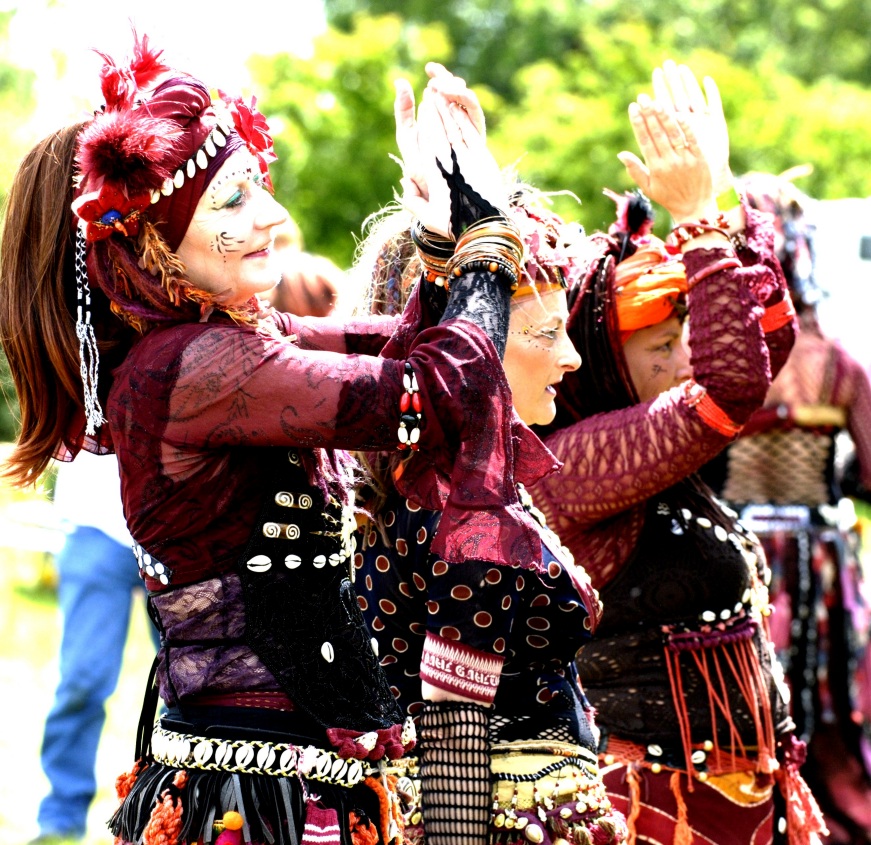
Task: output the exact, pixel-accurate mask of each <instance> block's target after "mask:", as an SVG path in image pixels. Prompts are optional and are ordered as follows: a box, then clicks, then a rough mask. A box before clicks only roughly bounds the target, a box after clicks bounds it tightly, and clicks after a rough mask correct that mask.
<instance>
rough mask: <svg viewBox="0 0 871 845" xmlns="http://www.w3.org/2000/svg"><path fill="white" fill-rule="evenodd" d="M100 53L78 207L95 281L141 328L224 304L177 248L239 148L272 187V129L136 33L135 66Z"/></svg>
mask: <svg viewBox="0 0 871 845" xmlns="http://www.w3.org/2000/svg"><path fill="white" fill-rule="evenodd" d="M100 55H101V56H102V57H103V59H104V61H105V65H104V67H103V70H102V72H101V75H100V76H101V87H102V92H103V96H104V98H105V104H104V105H103V107H102V109H101V110H100V111H98V112H96V114H95V117H94V119H93V120H92V121H91V122H90V123H89V124H88V125H87V126H86V127H85V128H84V129H83V130H82V133H81V136H80V138H79V143H78V150H77V154H76V164H77V167H78V171H79V173H78V179H79V183H78V191H77V198H76V200H75V201H74V202H73V211H74V212H75V214H76V216H77V217H78V219H79V221H80V226H81V228H82V231H83V234H84V238H85V242H86V248H85V249H86V263H87V271H88V276H89V278H90V281H92V282H96V283H97V285H99V287H100V288H101V289H102V291H103V292H104V293H105V294H106V296H108V297H109V299H110V301H111V302H112V308H113V311H115V313H116V314H118V315H119V316H120V317H121V318H122V319H124V320H126V321H127V322H130V323H131V324H132V325H134V326H135V327H136V328H138V329H140V330H144V328H145V327H146V326H147V325H148V324H149V323H161V322H173V321H179V320H188V319H196V318H198V317H199V315H200V312H201V311H202V309H203V307H212V306H215V307H220V306H217V304H216V303H213V302H211V298H210V296H209V295H208V294H207V293H206V292H204V291H199V290H196V289H194V288H193V286H191V285H190V284H189V283H188V282H187V281H186V280H185V279H184V278H183V267H182V266H181V264H180V262H179V261H178V259H177V257H176V256H175V251H176V250H177V249H178V247H179V245H180V244H181V242H182V239H183V238H184V236H185V233H186V232H187V228H188V225H189V224H190V221H191V218H192V217H193V214H194V211H195V209H196V207H197V203H198V202H199V200H200V197H201V196H202V195H203V192H204V191H205V189H206V187H207V186H208V184H209V183H210V182H211V180H212V179H213V178H214V176H215V174H216V173H217V172H218V170H219V169H220V168H221V166H222V165H223V164H224V162H225V161H226V160H227V158H228V157H229V156H230V155H232V154H233V153H234V152H236V151H237V150H239V149H242V148H243V146H247V147H248V149H249V150H250V151H251V152H252V154H253V155H255V157H256V158H257V160H258V163H259V166H260V170H261V172H262V173H263V174H264V176H265V177H266V180H267V182H268V165H269V163H270V162H271V161H274V160H275V155H274V154H273V152H272V143H271V138H269V134H268V127H267V126H266V122H265V120H264V119H263V116H262V115H260V114H258V113H257V112H256V111H255V110H254V101H253V100H252V103H251V105H250V106H248V105H246V104H245V103H244V102H243V101H242V100H239V99H236V100H231V99H230V98H228V97H226V95H221V98H219V99H217V100H215V101H213V100H212V97H211V95H210V92H209V89H208V87H207V86H206V85H205V84H204V83H202V82H201V81H200V80H198V79H195V78H194V77H192V76H188V75H186V74H184V73H181V72H178V71H175V70H173V69H171V68H170V67H169V66H168V65H166V64H165V63H164V62H163V60H162V51H160V50H153V49H151V48H150V46H149V43H148V37H147V36H143V37H142V38H141V40H140V39H139V38H138V36H136V33H135V32H134V51H133V58H132V59H131V60H130V61H129V63H128V64H127V65H123V66H122V65H118V64H116V63H115V62H114V61H113V60H112V59H111V58H110V57H109V56H107V55H105V54H103V53H101V54H100ZM158 81H159V84H157V85H156V87H155V83H157V82H158ZM264 127H266V128H265V130H264ZM143 265H144V269H143Z"/></svg>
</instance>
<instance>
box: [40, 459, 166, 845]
mask: <svg viewBox="0 0 871 845" xmlns="http://www.w3.org/2000/svg"><path fill="white" fill-rule="evenodd" d="M54 502H55V507H56V509H57V511H58V515H59V517H60V519H61V521H62V523H63V524H64V526H65V528H66V529H67V531H68V533H67V538H66V542H65V544H64V546H63V548H62V549H61V551H60V553H59V554H58V556H57V559H56V565H57V574H58V604H59V607H60V610H61V613H62V615H63V632H62V638H61V646H60V681H59V683H58V686H57V690H56V692H55V697H54V703H53V704H52V707H51V710H50V712H49V714H48V717H47V718H46V722H45V729H44V733H43V740H42V750H41V763H42V768H43V771H44V772H45V775H46V777H47V778H48V781H49V784H50V790H49V792H48V794H47V795H46V796H45V797H44V798H43V799H42V802H41V803H40V806H39V813H38V816H37V822H38V824H39V830H40V833H39V835H38V836H37V838H36V839H35V840H33V841H32V843H31V845H37V843H38V845H50V843H51V845H60V843H66V842H75V841H77V840H78V839H81V838H82V837H83V836H84V835H85V831H86V828H87V817H88V810H89V808H90V806H91V802H92V801H93V799H94V795H95V794H96V791H97V782H96V774H95V769H96V760H97V748H98V746H99V743H100V735H101V733H102V731H103V725H104V723H105V721H106V708H105V704H106V700H107V699H108V698H109V696H110V695H112V693H113V692H114V691H115V687H116V686H117V684H118V678H119V675H120V673H121V664H122V659H123V656H124V647H125V644H126V642H127V634H128V628H129V623H130V613H131V608H132V607H133V602H132V599H133V595H134V590H136V589H137V588H140V587H141V585H142V581H141V579H140V578H139V568H138V566H137V565H136V560H135V558H134V556H133V550H132V542H133V541H132V540H131V538H130V535H129V533H128V532H127V524H126V522H125V520H124V516H123V513H122V511H121V493H120V481H119V476H118V464H117V461H116V459H115V457H114V455H100V456H97V455H92V454H90V453H87V452H82V453H81V454H79V455H78V456H77V457H76V459H75V461H72V462H70V463H61V464H59V465H58V477H57V486H56V488H55V499H54ZM152 631H153V632H154V642H155V648H156V645H157V633H156V631H155V630H154V629H153V628H152ZM132 741H133V738H132V737H131V742H132Z"/></svg>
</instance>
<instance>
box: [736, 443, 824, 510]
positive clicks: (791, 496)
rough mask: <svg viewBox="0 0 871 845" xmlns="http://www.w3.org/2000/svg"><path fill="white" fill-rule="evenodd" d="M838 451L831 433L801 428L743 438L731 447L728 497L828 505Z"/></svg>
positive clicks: (751, 500) (753, 500)
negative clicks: (829, 480)
mask: <svg viewBox="0 0 871 845" xmlns="http://www.w3.org/2000/svg"><path fill="white" fill-rule="evenodd" d="M833 449H834V438H833V437H832V436H831V435H830V434H823V433H819V434H817V433H815V432H812V431H801V430H799V429H793V430H791V431H771V432H765V433H762V434H756V435H754V436H753V437H745V438H741V439H740V440H738V441H737V442H735V443H734V444H733V445H732V446H730V447H729V456H728V473H727V479H726V484H725V486H724V487H723V496H724V498H726V499H727V500H728V501H730V502H738V503H741V504H744V503H750V502H755V503H771V504H775V505H786V504H800V505H819V504H825V503H826V502H827V501H828V500H829V498H830V496H829V485H828V484H827V478H826V476H827V474H828V468H829V466H830V463H831V460H832V457H833V452H832V450H833Z"/></svg>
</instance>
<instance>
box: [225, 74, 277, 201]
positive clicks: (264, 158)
mask: <svg viewBox="0 0 871 845" xmlns="http://www.w3.org/2000/svg"><path fill="white" fill-rule="evenodd" d="M219 93H220V95H221V99H222V100H223V101H224V104H225V105H226V107H227V110H228V111H229V112H230V115H231V116H232V118H233V124H234V126H235V127H236V132H238V133H239V137H241V138H242V140H243V141H244V142H245V145H246V146H247V147H248V150H249V152H250V153H251V154H252V155H253V156H254V157H255V158H256V159H257V162H258V164H259V165H260V172H261V173H262V174H263V182H264V184H265V185H266V187H267V188H268V189H269V191H270V192H274V189H273V187H272V180H271V179H270V178H269V165H270V164H271V163H272V162H273V161H278V156H277V155H276V154H275V151H274V150H273V148H272V135H271V133H270V131H269V124H268V123H267V122H266V118H265V117H264V116H263V113H262V112H259V111H257V98H256V97H253V96H252V97H251V105H248V103H246V102H245V101H244V100H243V99H242V97H230V96H228V95H227V94H225V93H224V92H223V91H220V92H219Z"/></svg>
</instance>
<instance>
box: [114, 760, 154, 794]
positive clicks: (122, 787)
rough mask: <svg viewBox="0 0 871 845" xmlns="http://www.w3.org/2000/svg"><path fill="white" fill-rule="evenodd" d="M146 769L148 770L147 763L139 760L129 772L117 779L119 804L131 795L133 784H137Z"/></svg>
mask: <svg viewBox="0 0 871 845" xmlns="http://www.w3.org/2000/svg"><path fill="white" fill-rule="evenodd" d="M146 768H148V764H147V763H143V762H142V760H137V761H136V763H135V765H134V766H133V768H132V769H131V770H130V771H129V772H124V774H120V775H118V777H117V778H115V794H116V795H117V796H118V802H119V803H120V802H122V801H123V800H124V799H125V798H126V797H127V796H128V795H129V794H130V790H131V789H133V784H134V783H136V779H137V778H138V777H139V775H141V774H142V772H143V771H144V770H145V769H146Z"/></svg>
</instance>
